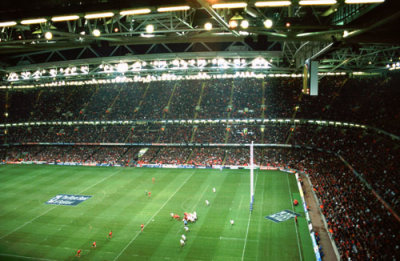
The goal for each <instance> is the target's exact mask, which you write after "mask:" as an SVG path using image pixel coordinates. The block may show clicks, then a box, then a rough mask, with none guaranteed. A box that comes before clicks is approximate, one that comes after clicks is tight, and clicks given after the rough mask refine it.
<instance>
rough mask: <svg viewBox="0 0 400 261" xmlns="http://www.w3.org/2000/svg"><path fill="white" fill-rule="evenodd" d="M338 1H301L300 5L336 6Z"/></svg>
mask: <svg viewBox="0 0 400 261" xmlns="http://www.w3.org/2000/svg"><path fill="white" fill-rule="evenodd" d="M334 4H336V0H300V1H299V5H334Z"/></svg>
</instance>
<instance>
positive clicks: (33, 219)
mask: <svg viewBox="0 0 400 261" xmlns="http://www.w3.org/2000/svg"><path fill="white" fill-rule="evenodd" d="M121 171H122V169H119V170H117V171H116V172H114V173H113V174H111V175H110V176H108V177H105V178H103V179H101V180H100V181H98V182H96V183H94V184H93V185H91V186H90V187H87V188H85V189H84V190H82V191H80V192H79V193H78V194H81V193H83V192H85V191H86V190H89V189H91V188H93V187H94V186H96V185H98V184H100V183H101V182H103V181H105V180H106V179H109V178H111V177H113V176H114V175H116V174H117V173H119V172H121ZM56 207H57V206H54V207H52V208H49V209H48V210H46V211H45V212H43V213H42V214H40V215H38V216H36V217H34V218H32V219H31V220H29V221H27V222H25V223H24V224H22V225H21V226H19V227H17V228H15V229H14V230H11V231H10V232H8V233H7V234H5V235H3V236H1V237H0V240H1V239H3V238H5V237H7V236H9V235H11V234H12V233H14V232H16V231H18V230H20V229H21V228H23V227H25V226H26V225H28V224H30V223H32V222H33V221H35V220H36V219H38V218H40V217H41V216H44V215H46V214H47V213H49V212H50V211H52V210H53V209H55V208H56Z"/></svg>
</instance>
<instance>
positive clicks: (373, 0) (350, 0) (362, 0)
mask: <svg viewBox="0 0 400 261" xmlns="http://www.w3.org/2000/svg"><path fill="white" fill-rule="evenodd" d="M344 2H345V3H346V4H379V3H383V2H385V0H345V1H344Z"/></svg>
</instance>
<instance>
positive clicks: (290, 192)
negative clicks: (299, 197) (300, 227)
mask: <svg viewBox="0 0 400 261" xmlns="http://www.w3.org/2000/svg"><path fill="white" fill-rule="evenodd" d="M286 178H287V182H288V187H289V195H290V205H292V211H293V212H295V211H294V207H293V197H292V189H291V188H290V184H289V174H286ZM293 224H294V228H295V229H296V240H297V246H298V247H299V255H300V260H303V256H302V255H301V249H300V242H299V232H298V231H297V225H296V222H295V221H294V220H293Z"/></svg>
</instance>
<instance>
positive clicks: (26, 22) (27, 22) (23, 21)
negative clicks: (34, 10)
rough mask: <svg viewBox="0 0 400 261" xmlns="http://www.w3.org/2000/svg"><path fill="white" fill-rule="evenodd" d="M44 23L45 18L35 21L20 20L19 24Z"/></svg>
mask: <svg viewBox="0 0 400 261" xmlns="http://www.w3.org/2000/svg"><path fill="white" fill-rule="evenodd" d="M45 22H47V20H46V18H36V19H27V20H22V21H21V24H41V23H45Z"/></svg>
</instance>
